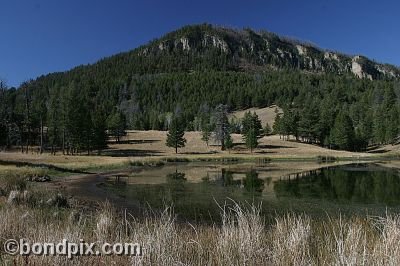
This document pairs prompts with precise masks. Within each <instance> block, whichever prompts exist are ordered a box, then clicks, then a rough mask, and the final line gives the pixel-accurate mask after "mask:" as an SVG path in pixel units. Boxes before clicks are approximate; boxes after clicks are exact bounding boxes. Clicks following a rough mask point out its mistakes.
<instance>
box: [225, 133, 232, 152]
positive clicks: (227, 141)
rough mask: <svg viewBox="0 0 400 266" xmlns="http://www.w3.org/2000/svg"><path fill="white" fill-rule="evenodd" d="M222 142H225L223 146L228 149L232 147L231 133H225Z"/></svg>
mask: <svg viewBox="0 0 400 266" xmlns="http://www.w3.org/2000/svg"><path fill="white" fill-rule="evenodd" d="M224 143H225V148H226V149H228V150H229V151H230V150H231V149H232V148H233V145H234V144H233V139H232V136H231V134H227V135H226V136H225V141H224Z"/></svg>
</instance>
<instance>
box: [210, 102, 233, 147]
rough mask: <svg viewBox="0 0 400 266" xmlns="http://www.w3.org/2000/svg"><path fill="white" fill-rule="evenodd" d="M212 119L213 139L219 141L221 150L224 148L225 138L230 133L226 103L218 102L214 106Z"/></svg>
mask: <svg viewBox="0 0 400 266" xmlns="http://www.w3.org/2000/svg"><path fill="white" fill-rule="evenodd" d="M213 121H214V124H215V129H214V137H215V140H216V141H218V142H219V143H221V150H225V148H226V147H225V140H226V138H227V137H228V135H229V134H230V132H229V122H228V107H227V106H226V105H223V104H219V105H218V106H217V107H216V108H215V111H214V115H213Z"/></svg>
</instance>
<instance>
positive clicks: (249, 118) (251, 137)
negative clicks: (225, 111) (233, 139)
mask: <svg viewBox="0 0 400 266" xmlns="http://www.w3.org/2000/svg"><path fill="white" fill-rule="evenodd" d="M242 135H243V139H244V141H245V144H246V147H247V148H249V149H250V151H251V152H253V149H255V148H257V146H258V139H259V138H261V137H262V125H261V121H260V119H259V118H258V115H257V114H256V113H255V112H254V113H253V114H251V113H250V112H247V113H245V115H244V117H243V120H242Z"/></svg>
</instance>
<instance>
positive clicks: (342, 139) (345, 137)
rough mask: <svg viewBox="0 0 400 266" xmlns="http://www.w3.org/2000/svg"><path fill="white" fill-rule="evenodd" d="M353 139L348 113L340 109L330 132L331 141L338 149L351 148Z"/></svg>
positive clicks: (352, 129)
mask: <svg viewBox="0 0 400 266" xmlns="http://www.w3.org/2000/svg"><path fill="white" fill-rule="evenodd" d="M354 140H355V136H354V128H353V123H352V121H351V119H350V117H349V115H348V114H347V113H345V112H344V111H342V112H340V113H339V115H338V116H337V117H336V119H335V124H334V126H333V129H332V133H331V142H332V144H333V145H334V146H335V147H337V148H339V149H342V150H353V149H354Z"/></svg>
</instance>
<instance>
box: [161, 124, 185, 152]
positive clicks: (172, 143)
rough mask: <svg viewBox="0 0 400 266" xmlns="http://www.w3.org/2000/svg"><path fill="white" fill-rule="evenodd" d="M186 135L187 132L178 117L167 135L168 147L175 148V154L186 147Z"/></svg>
mask: <svg viewBox="0 0 400 266" xmlns="http://www.w3.org/2000/svg"><path fill="white" fill-rule="evenodd" d="M184 135H185V131H184V127H183V126H182V123H181V121H179V119H178V118H177V117H174V118H173V119H172V121H171V124H170V127H169V130H168V133H167V142H166V145H167V146H168V147H171V148H175V153H178V148H182V147H185V144H186V139H185V138H184Z"/></svg>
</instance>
